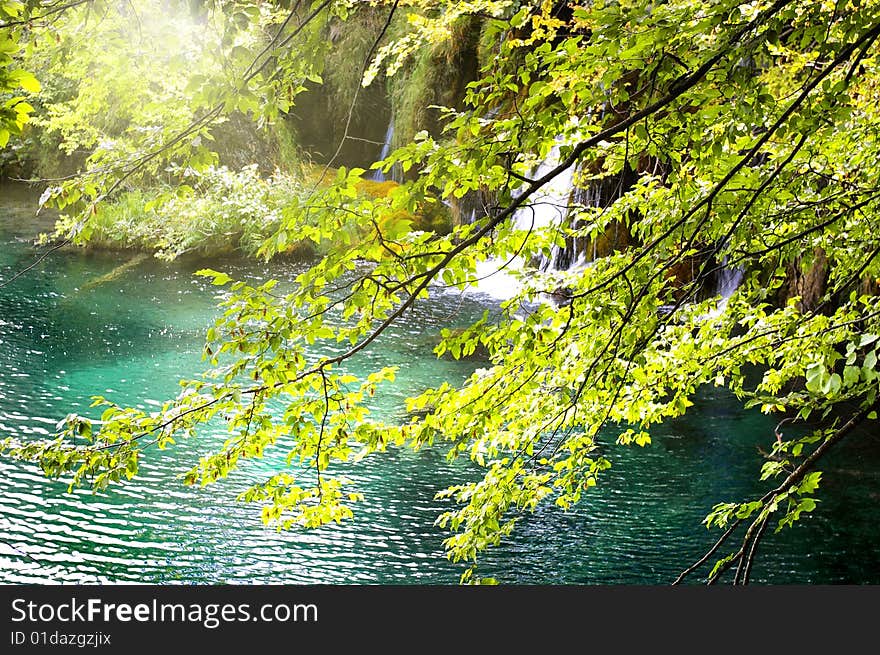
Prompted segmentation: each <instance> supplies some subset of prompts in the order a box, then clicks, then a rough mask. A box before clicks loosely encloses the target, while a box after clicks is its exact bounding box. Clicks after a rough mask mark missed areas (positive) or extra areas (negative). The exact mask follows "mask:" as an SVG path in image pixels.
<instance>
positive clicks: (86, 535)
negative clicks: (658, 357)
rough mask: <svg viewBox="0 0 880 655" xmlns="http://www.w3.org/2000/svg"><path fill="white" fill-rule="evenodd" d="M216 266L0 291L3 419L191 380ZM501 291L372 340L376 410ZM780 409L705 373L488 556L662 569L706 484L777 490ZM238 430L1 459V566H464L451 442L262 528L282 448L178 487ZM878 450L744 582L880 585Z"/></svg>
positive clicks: (289, 276)
mask: <svg viewBox="0 0 880 655" xmlns="http://www.w3.org/2000/svg"><path fill="white" fill-rule="evenodd" d="M33 203H34V199H33V195H32V194H30V193H23V192H22V191H21V190H20V189H16V188H10V187H0V280H6V279H8V278H9V277H10V276H11V275H12V274H13V273H14V272H16V271H18V270H20V269H22V268H24V267H25V266H27V265H29V264H30V263H32V262H33V261H34V255H35V253H36V252H37V251H36V250H35V248H34V247H33V245H32V243H31V241H32V238H33V236H34V234H35V232H36V231H37V230H38V229H40V226H39V222H40V221H39V220H35V219H34V216H33V214H34V210H33ZM45 227H46V225H45V224H43V225H42V229H45ZM126 264H127V265H126ZM206 264H207V263H206V262H193V261H181V262H175V263H170V264H169V263H164V262H159V261H156V260H154V259H152V258H140V259H137V260H133V255H131V254H127V253H88V254H87V253H84V252H81V251H76V250H63V251H59V252H56V253H54V254H52V255H51V256H49V257H48V258H47V259H46V260H45V261H44V262H42V263H40V264H39V265H38V266H36V267H35V268H34V269H33V270H32V271H30V272H28V273H26V274H25V275H23V276H22V277H21V278H19V279H18V280H16V281H14V282H12V283H11V284H9V285H8V286H6V287H2V288H0V438H2V437H5V436H11V435H17V436H20V437H23V438H41V437H46V436H48V435H50V434H51V433H52V432H53V430H54V427H55V424H56V422H57V421H58V420H59V419H61V418H63V417H64V416H65V415H66V414H67V413H69V412H77V413H83V414H88V413H89V411H92V412H93V411H94V410H88V409H87V408H88V405H89V403H90V397H91V396H92V395H95V394H100V395H104V396H107V397H108V398H111V399H112V400H115V401H116V402H119V403H122V404H132V405H136V406H138V407H143V408H150V407H151V406H156V405H157V404H158V403H159V402H160V401H162V400H164V399H167V398H168V397H171V396H173V395H174V394H175V393H176V390H177V388H178V387H177V381H178V380H179V379H180V378H181V377H189V376H193V375H196V374H197V373H198V372H199V371H200V370H201V369H202V366H203V364H202V362H201V358H200V356H201V348H202V344H203V334H204V331H205V329H206V328H207V327H208V326H209V325H210V323H211V321H212V318H213V317H214V316H215V315H216V313H217V310H216V307H215V303H216V301H217V299H218V296H217V294H218V290H217V288H216V287H212V286H210V285H209V284H207V283H205V281H204V280H202V279H200V278H195V277H194V276H193V275H192V273H193V271H195V270H196V269H198V268H200V267H203V266H205V265H206ZM212 266H213V267H214V268H222V269H223V270H225V271H227V272H229V273H230V275H232V276H233V277H240V278H242V279H246V280H248V281H252V282H253V281H259V280H263V279H265V278H267V277H277V278H279V279H281V280H283V281H286V283H292V280H293V277H294V276H295V275H296V273H297V272H299V271H300V270H302V269H301V265H295V264H291V263H286V264H277V265H272V266H271V267H268V268H267V267H265V266H263V265H261V264H257V263H252V262H251V263H249V262H236V261H232V262H222V263H216V262H215V263H213V264H212ZM120 267H121V268H120ZM493 302H494V301H492V300H491V299H489V298H485V297H481V296H479V295H476V294H474V295H470V296H466V297H459V296H452V295H438V296H435V297H433V298H432V299H431V300H430V301H428V302H424V303H421V304H420V305H418V306H417V307H416V309H415V310H414V311H413V312H412V313H411V314H410V315H408V316H407V317H406V320H405V321H403V322H402V323H401V325H399V326H397V327H396V328H395V329H394V330H393V333H392V334H390V335H388V337H389V338H386V339H384V340H382V342H381V343H379V344H377V345H376V347H375V348H373V349H371V350H370V351H368V352H367V353H365V355H364V357H363V358H361V360H359V362H358V363H357V364H356V367H357V370H355V371H354V372H355V373H357V372H366V371H367V370H369V369H371V368H375V367H377V366H379V365H385V364H397V365H399V366H400V368H401V370H400V374H399V376H398V380H397V382H396V383H395V385H394V387H393V388H391V389H386V391H385V392H384V393H383V394H381V395H379V396H377V400H376V405H375V406H374V409H375V411H376V412H377V413H379V414H381V415H384V416H386V417H388V416H393V415H397V414H401V413H402V407H403V399H404V398H405V397H406V396H407V395H409V394H412V393H417V392H419V391H420V390H422V389H424V388H425V387H428V386H433V385H436V384H438V383H440V382H441V381H442V380H444V379H445V380H450V381H453V382H457V381H461V380H463V379H464V378H465V376H466V375H468V374H469V373H470V372H471V371H472V370H473V368H474V367H475V366H478V365H479V362H455V361H452V360H447V359H442V360H437V359H436V358H435V357H434V355H433V354H432V352H431V348H432V345H433V343H435V339H436V335H437V333H438V331H439V329H440V328H441V326H444V325H448V324H451V325H464V324H465V322H466V321H467V320H468V319H472V318H474V317H476V316H478V315H480V314H481V313H482V311H483V310H484V309H485V308H487V307H489V308H490V309H491V308H492V306H493V304H492V303H493ZM774 423H775V421H772V420H771V419H768V418H767V417H764V416H762V415H760V414H759V413H756V412H743V411H741V410H740V409H739V408H738V407H737V404H736V402H735V401H734V400H733V399H731V398H730V397H729V396H728V395H727V394H726V393H724V392H723V391H721V390H711V391H707V392H706V393H703V394H702V395H701V397H700V399H699V402H698V404H697V406H696V407H694V408H693V411H692V412H691V414H690V415H689V416H688V418H687V420H686V421H678V422H675V423H674V424H670V425H669V426H665V427H663V428H662V429H658V430H657V431H656V432H655V433H654V443H653V445H651V446H649V447H647V448H638V447H621V446H616V445H614V435H613V434H609V435H607V438H606V441H607V443H608V448H607V454H608V456H609V457H610V458H611V459H612V462H613V467H612V469H611V470H610V471H608V472H607V473H606V474H605V476H604V478H603V479H602V480H601V481H600V485H599V486H598V487H597V488H595V489H594V491H592V492H590V493H588V494H586V495H585V496H584V499H583V500H582V502H581V504H580V505H579V506H578V507H577V508H576V509H574V510H572V511H569V512H567V513H565V512H562V511H561V510H559V509H557V508H553V507H546V508H542V509H540V510H539V511H537V512H536V513H534V514H532V515H528V516H526V517H524V518H523V520H522V523H521V524H520V526H519V528H518V530H517V531H516V533H515V534H514V536H513V537H512V538H511V539H510V540H509V541H507V542H505V543H503V544H502V545H501V546H500V547H499V548H497V549H495V550H493V551H491V552H490V553H488V554H487V555H486V557H485V559H484V561H483V565H482V566H481V569H480V572H481V573H482V574H485V575H493V576H495V577H497V578H499V579H500V580H501V581H502V582H508V583H533V584H543V583H563V584H596V583H601V584H665V583H668V582H670V581H671V580H673V579H674V578H675V577H676V575H677V574H678V572H679V571H680V570H681V569H682V568H684V567H686V566H687V565H688V564H689V563H691V562H692V561H693V560H695V559H696V558H697V557H698V556H699V555H700V554H702V552H704V551H705V550H706V549H707V548H708V546H709V545H710V544H711V543H712V542H713V541H714V539H715V538H717V534H716V533H714V532H713V533H710V532H708V531H707V530H706V529H705V528H704V527H703V526H701V524H700V521H701V519H702V518H703V517H704V516H705V514H706V512H707V511H708V510H709V509H710V508H711V506H712V505H713V504H714V503H716V502H719V501H725V500H737V499H741V498H745V497H746V496H747V495H749V494H758V493H760V492H761V491H763V490H764V489H765V488H766V486H765V484H762V483H759V482H757V481H756V478H757V471H758V469H759V468H760V465H761V461H762V458H761V455H760V453H759V452H758V446H761V447H763V448H765V449H769V448H770V445H771V443H772V440H773V431H772V430H773V425H774ZM226 436H227V435H226V433H225V432H224V431H223V430H222V428H221V427H217V428H211V427H209V428H207V429H205V430H202V431H201V433H200V435H199V437H198V438H197V439H193V440H189V441H181V442H180V443H179V444H178V445H177V446H175V447H173V448H170V449H168V450H164V451H154V452H152V453H151V456H150V457H146V458H144V460H143V462H142V467H141V474H140V475H139V476H138V477H137V478H136V479H135V480H133V481H131V482H129V483H126V484H123V485H119V486H115V487H111V488H110V489H109V490H108V491H106V492H102V493H99V494H93V493H92V492H91V491H89V490H87V489H81V490H75V491H73V492H71V493H68V492H67V487H66V485H65V484H64V483H62V482H58V481H51V480H47V479H46V478H45V477H44V476H43V475H42V474H41V472H40V471H39V469H38V468H37V467H35V466H33V465H30V464H25V463H21V462H15V461H11V460H8V459H0V542H2V543H0V582H6V583H25V582H43V583H50V582H64V583H95V582H147V583H221V582H241V583H379V584H383V583H404V584H409V583H431V584H455V583H456V582H457V581H458V576H459V574H460V572H461V570H462V567H461V566H460V565H456V564H453V563H451V562H449V561H447V560H446V559H444V557H443V547H442V541H443V539H444V538H445V537H447V536H448V533H446V532H444V531H443V530H441V529H439V528H437V527H435V526H434V520H435V519H436V517H437V516H438V514H439V513H440V512H441V511H443V510H444V509H448V508H449V507H450V506H449V505H448V504H446V503H445V501H438V500H435V499H434V494H435V493H436V492H437V491H438V490H440V489H442V488H443V487H445V486H447V485H449V484H451V483H454V482H460V481H463V480H466V479H470V478H472V477H473V476H474V475H475V472H476V469H475V468H473V467H472V466H471V465H469V464H467V463H464V462H459V463H453V464H450V463H448V462H447V461H446V459H445V456H444V452H443V451H442V450H441V449H434V450H425V451H421V452H418V453H413V452H410V451H393V452H389V453H386V454H382V455H377V456H374V457H371V458H368V459H367V460H365V461H363V462H361V463H360V464H358V465H357V466H356V467H351V468H350V469H349V471H348V473H349V475H350V477H352V478H353V479H354V481H355V482H356V483H357V486H358V487H359V489H360V490H361V491H362V492H363V493H364V495H365V500H364V501H363V502H362V503H358V504H356V505H355V513H356V514H355V518H354V519H353V520H350V521H347V522H345V523H343V524H340V525H330V526H326V527H322V528H320V529H317V530H293V531H289V532H284V533H279V532H276V531H275V530H273V529H267V528H266V527H264V526H263V524H262V523H261V522H260V519H259V508H258V507H257V506H253V505H245V504H242V503H238V502H236V501H235V496H236V494H237V493H238V492H239V491H240V490H242V489H243V488H245V486H247V484H248V483H249V482H252V481H254V480H257V479H259V477H260V476H261V475H265V474H266V473H267V472H268V471H270V470H274V469H275V468H278V467H280V466H282V465H283V464H282V460H283V453H280V452H279V453H278V454H277V455H272V456H269V457H267V458H266V459H265V460H262V461H259V462H248V464H247V466H245V468H244V469H243V470H241V471H240V472H239V473H237V474H235V475H234V476H232V477H231V478H230V479H229V480H226V481H224V482H222V483H220V484H218V485H214V486H211V487H208V488H207V489H192V488H189V487H185V486H183V484H182V482H181V480H180V476H181V473H182V472H184V471H185V470H187V469H188V468H189V467H190V466H191V465H192V464H193V463H194V462H195V461H196V460H197V458H198V456H199V455H200V454H203V453H205V452H208V451H210V450H211V448H212V447H213V446H216V445H217V444H218V443H222V441H223V440H224V439H225V437H226ZM878 461H880V439H878V436H877V435H875V434H873V433H867V432H862V433H860V434H859V435H858V438H857V439H854V440H852V443H850V444H848V445H847V446H845V447H844V448H843V449H842V450H840V451H838V452H837V453H835V454H834V456H833V457H832V458H831V459H829V460H828V462H827V464H826V466H825V468H824V470H825V472H826V473H825V480H826V482H825V484H824V485H823V490H824V491H823V494H822V496H821V499H822V502H821V503H820V504H819V507H818V509H817V510H816V511H815V512H814V514H813V515H812V516H810V517H808V518H806V519H804V520H803V521H802V524H801V525H799V526H798V527H796V528H795V529H794V530H787V531H786V532H784V533H781V534H779V535H772V534H771V535H769V536H768V537H767V538H766V541H765V542H764V543H763V544H762V546H761V548H760V551H759V557H758V561H757V563H756V565H755V570H754V573H753V581H755V582H763V583H878V582H880V566H878V564H880V551H878V550H877V549H876V547H875V544H876V543H877V541H878V538H880V520H878V519H880V510H878V502H877V501H878V493H880V487H878V481H880V469H878V466H877V462H878ZM768 532H769V531H768Z"/></svg>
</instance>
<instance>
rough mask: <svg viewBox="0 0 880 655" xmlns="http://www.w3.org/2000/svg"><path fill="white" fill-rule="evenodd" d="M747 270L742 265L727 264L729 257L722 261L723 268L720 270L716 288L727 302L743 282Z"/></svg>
mask: <svg viewBox="0 0 880 655" xmlns="http://www.w3.org/2000/svg"><path fill="white" fill-rule="evenodd" d="M744 276H745V270H744V269H743V268H742V267H740V266H737V267H734V268H730V267H729V266H728V265H727V257H725V258H724V259H723V260H722V262H721V269H720V270H719V271H718V287H717V289H716V291H717V293H718V295H719V296H721V298H722V300H724V301H725V302H726V301H727V300H728V299H729V298H730V297H731V296H732V295H733V292H734V291H736V290H737V289H738V288H739V285H741V284H742V281H743V277H744Z"/></svg>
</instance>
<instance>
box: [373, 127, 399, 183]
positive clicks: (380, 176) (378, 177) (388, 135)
mask: <svg viewBox="0 0 880 655" xmlns="http://www.w3.org/2000/svg"><path fill="white" fill-rule="evenodd" d="M393 138H394V119H393V118H392V119H391V120H390V121H388V129H387V130H385V141H383V143H382V151H381V152H380V153H379V158H378V159H377V160H376V161H382V160H383V159H385V158H386V157H387V156H388V153H389V152H391V140H392V139H393ZM389 172H390V173H391V179H393V180H394V181H395V182H397V181H399V180H397V179H395V178H396V177H397V176H396V175H395V171H394V170H393V169H392V170H391V171H389ZM370 179H371V180H374V181H376V182H385V181H386V180H387V179H388V178H386V177H385V173H384V172H383V171H382V170H381V169H379V168H377V169H376V170H374V171H373V172H372V174H371V175H370Z"/></svg>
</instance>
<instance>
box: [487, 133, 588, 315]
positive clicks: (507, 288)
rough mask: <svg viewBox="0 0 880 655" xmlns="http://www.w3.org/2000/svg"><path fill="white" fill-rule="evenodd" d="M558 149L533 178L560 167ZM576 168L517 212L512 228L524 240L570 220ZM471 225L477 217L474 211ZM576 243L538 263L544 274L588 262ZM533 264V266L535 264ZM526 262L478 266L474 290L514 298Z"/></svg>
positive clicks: (502, 260) (493, 261)
mask: <svg viewBox="0 0 880 655" xmlns="http://www.w3.org/2000/svg"><path fill="white" fill-rule="evenodd" d="M559 164H560V153H559V146H554V147H553V148H552V149H551V150H550V152H549V153H548V155H547V157H546V158H545V159H544V160H543V161H542V162H541V163H540V164H539V165H538V166H537V167H536V168H535V170H534V172H533V174H532V178H533V179H539V178H541V177H543V176H544V175H546V174H547V173H549V172H550V171H551V170H553V169H554V168H556V167H557V166H559ZM575 168H576V166H575V165H572V166H569V167H568V168H566V169H565V170H563V171H561V172H560V173H559V174H558V175H557V176H556V177H554V178H553V179H552V180H551V181H550V182H548V183H547V184H546V185H545V186H544V187H543V188H542V189H540V190H539V191H538V192H536V193H535V194H534V195H533V196H532V197H531V198H529V201H528V203H527V204H525V205H524V206H522V207H520V208H519V209H517V211H516V212H514V214H513V216H512V217H511V218H512V222H513V226H514V228H515V229H516V230H518V231H521V232H522V233H523V236H525V234H526V233H528V232H529V231H535V230H540V229H544V228H548V227H551V226H554V225H564V224H565V223H566V221H567V220H568V216H569V210H570V207H571V203H572V198H573V196H574V195H575V193H576V190H575V186H574V175H575ZM469 218H470V220H469V222H473V221H474V220H475V219H476V218H477V216H476V214H475V213H474V212H473V211H472V212H471V216H470V217H469ZM579 245H581V244H578V243H576V242H574V243H572V244H571V247H566V248H561V247H559V246H554V247H553V249H552V251H551V253H550V255H549V256H542V257H541V260H540V261H539V262H536V263H537V267H538V269H539V270H541V271H555V270H571V269H572V268H575V267H577V266H581V265H583V264H584V263H585V262H586V253H585V252H582V250H583V248H581V250H578V246H579ZM533 263H534V262H533ZM525 266H526V262H525V261H523V258H522V257H520V256H515V257H512V258H511V257H507V258H500V257H493V258H491V259H488V260H485V261H481V262H478V263H477V271H476V273H477V280H476V283H475V285H474V287H473V288H474V290H476V291H478V292H481V293H485V294H488V295H490V296H493V297H495V298H499V299H502V300H504V299H508V298H512V297H513V296H514V295H516V293H517V292H518V291H519V282H518V280H517V278H516V276H515V275H514V274H513V273H514V272H516V271H522V270H523V269H524V268H525Z"/></svg>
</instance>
